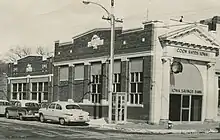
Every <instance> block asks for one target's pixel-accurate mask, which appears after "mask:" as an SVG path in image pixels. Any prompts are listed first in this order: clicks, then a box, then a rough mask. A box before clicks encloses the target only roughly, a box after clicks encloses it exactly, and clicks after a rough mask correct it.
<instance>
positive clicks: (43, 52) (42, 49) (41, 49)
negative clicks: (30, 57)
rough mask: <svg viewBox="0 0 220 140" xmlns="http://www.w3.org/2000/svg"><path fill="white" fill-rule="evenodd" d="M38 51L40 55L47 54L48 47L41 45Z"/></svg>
mask: <svg viewBox="0 0 220 140" xmlns="http://www.w3.org/2000/svg"><path fill="white" fill-rule="evenodd" d="M36 53H37V54H39V55H46V54H47V53H46V49H45V48H43V47H41V46H39V47H37V50H36Z"/></svg>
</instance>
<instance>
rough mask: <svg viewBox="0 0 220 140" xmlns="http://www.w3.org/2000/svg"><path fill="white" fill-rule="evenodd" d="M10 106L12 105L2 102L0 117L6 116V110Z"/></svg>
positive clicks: (0, 102) (5, 101)
mask: <svg viewBox="0 0 220 140" xmlns="http://www.w3.org/2000/svg"><path fill="white" fill-rule="evenodd" d="M9 106H10V103H9V102H8V101H7V100H0V115H5V109H6V107H9Z"/></svg>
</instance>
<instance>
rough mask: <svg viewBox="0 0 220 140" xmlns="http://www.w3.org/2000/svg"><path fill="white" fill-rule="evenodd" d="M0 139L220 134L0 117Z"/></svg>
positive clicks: (153, 139)
mask: <svg viewBox="0 0 220 140" xmlns="http://www.w3.org/2000/svg"><path fill="white" fill-rule="evenodd" d="M0 127H1V131H0V140H5V139H11V140H24V139H27V140H39V139H47V140H49V139H53V140H63V139H67V140H68V139H77V140H80V139H81V140H84V139H88V140H118V139H121V140H130V139H131V140H210V139H212V140H217V139H220V134H217V133H215V134H214V133H212V134H191V135H190V134H188V135H171V134H170V135H146V134H135V133H134V134H128V133H123V132H119V131H115V130H114V131H113V130H107V129H104V130H103V129H100V128H95V127H92V126H79V125H68V126H60V125H59V124H53V123H40V122H37V121H19V120H16V119H5V118H4V117H1V118H0Z"/></svg>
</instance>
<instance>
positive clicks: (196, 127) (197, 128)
mask: <svg viewBox="0 0 220 140" xmlns="http://www.w3.org/2000/svg"><path fill="white" fill-rule="evenodd" d="M89 125H90V126H91V127H96V128H97V129H106V130H118V131H122V132H129V133H144V134H192V133H217V132H218V130H217V129H216V128H218V127H219V123H217V122H215V123H203V124H202V123H193V124H174V126H173V128H172V129H167V125H149V124H147V123H132V122H128V123H126V124H121V125H119V124H118V125H116V124H107V123H106V121H105V120H104V119H96V120H91V121H90V122H89Z"/></svg>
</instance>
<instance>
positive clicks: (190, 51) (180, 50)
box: [176, 48, 209, 57]
mask: <svg viewBox="0 0 220 140" xmlns="http://www.w3.org/2000/svg"><path fill="white" fill-rule="evenodd" d="M176 52H177V53H181V54H190V55H197V56H204V57H209V53H207V52H204V51H199V50H193V49H187V48H177V49H176Z"/></svg>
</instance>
